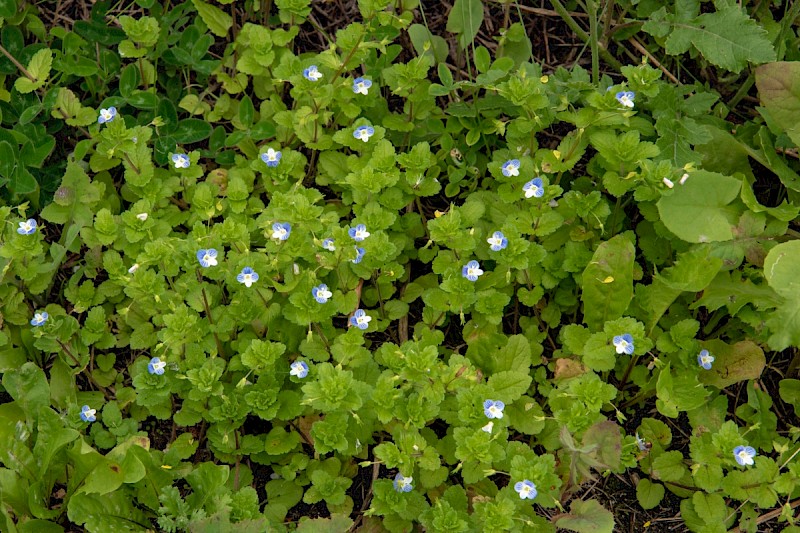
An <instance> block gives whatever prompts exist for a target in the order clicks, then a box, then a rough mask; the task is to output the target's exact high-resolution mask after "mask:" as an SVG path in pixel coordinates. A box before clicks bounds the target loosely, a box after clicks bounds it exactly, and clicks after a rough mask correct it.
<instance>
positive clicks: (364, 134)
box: [353, 126, 375, 142]
mask: <svg viewBox="0 0 800 533" xmlns="http://www.w3.org/2000/svg"><path fill="white" fill-rule="evenodd" d="M373 135H375V128H373V127H372V126H359V127H357V128H356V129H355V131H354V132H353V137H355V138H356V139H360V140H362V141H364V142H367V141H369V138H370V137H372V136H373Z"/></svg>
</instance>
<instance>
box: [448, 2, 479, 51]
mask: <svg viewBox="0 0 800 533" xmlns="http://www.w3.org/2000/svg"><path fill="white" fill-rule="evenodd" d="M481 24H483V2H481V0H456V1H455V3H454V4H453V7H452V8H451V9H450V14H449V15H448V17H447V28H446V29H447V31H449V32H452V33H457V34H458V43H459V45H461V48H462V49H463V50H466V49H467V47H468V46H469V45H470V43H472V42H473V40H474V39H475V37H476V36H477V35H478V31H479V30H480V29H481Z"/></svg>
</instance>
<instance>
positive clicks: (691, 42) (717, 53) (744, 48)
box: [642, 4, 775, 72]
mask: <svg viewBox="0 0 800 533" xmlns="http://www.w3.org/2000/svg"><path fill="white" fill-rule="evenodd" d="M718 5H719V4H718ZM670 18H671V20H665V19H664V15H663V12H662V13H661V15H660V17H652V18H651V20H649V21H648V22H646V23H645V24H644V26H643V28H642V29H644V31H646V32H648V33H650V34H651V35H659V34H662V35H666V34H669V37H668V38H667V40H666V42H665V51H666V52H667V53H668V54H670V55H679V54H683V53H685V52H688V51H689V48H691V47H692V46H694V47H695V48H696V49H697V50H698V51H699V52H700V53H701V54H703V57H705V58H706V59H707V60H708V61H709V62H711V63H713V64H714V65H717V66H718V67H722V68H724V69H727V70H730V71H733V72H740V71H741V70H742V69H744V68H745V67H746V66H747V64H748V62H750V63H756V64H760V63H767V62H769V61H775V50H774V49H773V47H772V44H771V43H770V41H769V36H768V35H767V31H766V30H765V29H764V28H762V27H761V26H759V25H758V24H757V23H756V21H755V20H753V19H751V18H750V17H748V16H747V14H746V13H745V12H744V11H742V9H741V8H740V7H739V6H737V5H735V4H728V5H724V6H723V7H721V9H719V10H718V11H717V12H715V13H703V14H702V15H700V16H699V17H696V18H694V19H692V20H679V19H678V18H677V17H670Z"/></svg>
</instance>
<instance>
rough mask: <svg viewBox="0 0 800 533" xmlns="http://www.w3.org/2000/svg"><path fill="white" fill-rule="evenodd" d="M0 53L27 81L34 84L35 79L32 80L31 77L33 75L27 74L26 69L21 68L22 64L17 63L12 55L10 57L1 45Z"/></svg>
mask: <svg viewBox="0 0 800 533" xmlns="http://www.w3.org/2000/svg"><path fill="white" fill-rule="evenodd" d="M0 53H2V54H3V55H4V56H6V57H7V58H8V60H9V61H11V62H12V63H14V66H15V67H17V68H18V69H19V71H20V72H22V73H23V74H24V75H25V77H26V78H28V79H29V80H31V81H34V82H35V81H36V78H34V77H33V75H32V74H31V73H30V72H28V69H26V68H25V67H23V66H22V63H20V62H19V61H17V58H15V57H14V56H12V55H11V54H10V53H9V52H8V50H6V49H5V48H4V47H3V46H2V45H0Z"/></svg>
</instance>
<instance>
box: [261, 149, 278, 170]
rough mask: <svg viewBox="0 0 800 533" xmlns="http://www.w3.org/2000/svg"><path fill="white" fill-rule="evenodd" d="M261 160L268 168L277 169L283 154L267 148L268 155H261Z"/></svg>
mask: <svg viewBox="0 0 800 533" xmlns="http://www.w3.org/2000/svg"><path fill="white" fill-rule="evenodd" d="M261 160H262V161H263V162H264V163H266V164H267V166H268V167H277V166H278V163H280V162H281V153H280V152H279V151H276V150H274V149H273V148H267V151H266V153H263V154H261Z"/></svg>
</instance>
